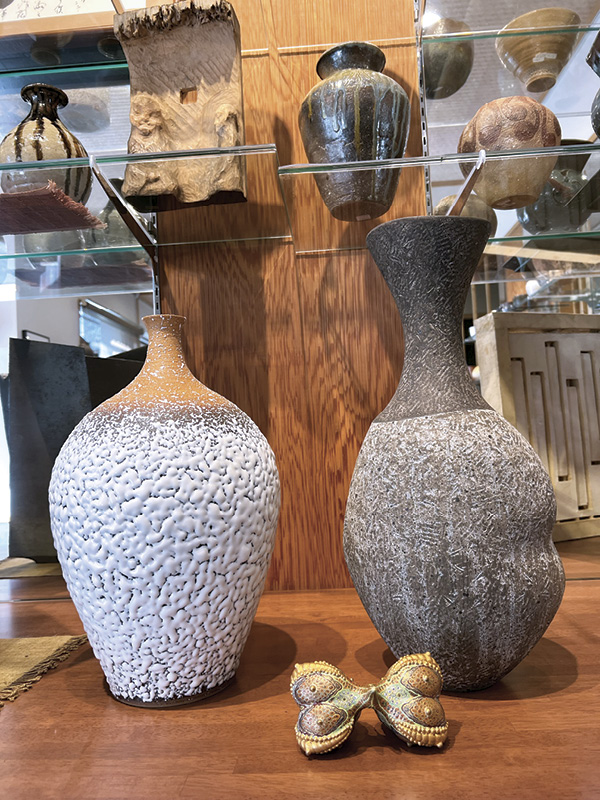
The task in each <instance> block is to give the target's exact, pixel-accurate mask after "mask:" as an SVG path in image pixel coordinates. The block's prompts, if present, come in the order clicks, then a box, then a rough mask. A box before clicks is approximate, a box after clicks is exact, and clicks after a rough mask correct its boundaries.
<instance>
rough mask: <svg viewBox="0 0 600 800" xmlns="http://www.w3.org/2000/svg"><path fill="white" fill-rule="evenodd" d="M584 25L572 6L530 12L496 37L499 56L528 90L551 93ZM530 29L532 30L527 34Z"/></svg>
mask: <svg viewBox="0 0 600 800" xmlns="http://www.w3.org/2000/svg"><path fill="white" fill-rule="evenodd" d="M580 24H581V19H580V18H579V15H578V14H576V13H575V12H574V11H570V10H569V9H568V8H538V9H536V10H535V11H529V12H528V13H527V14H522V15H521V16H520V17H517V18H516V19H513V20H512V21H511V22H509V23H508V25H506V26H505V27H504V28H503V29H502V30H501V31H500V35H499V36H498V38H497V39H496V52H497V53H498V58H499V59H500V61H502V63H503V64H504V66H505V67H506V68H507V69H508V70H510V72H512V73H513V74H514V75H515V76H516V77H517V78H518V79H519V80H520V81H521V83H523V84H525V87H526V89H527V91H528V92H547V91H548V90H549V89H551V88H552V87H553V86H554V84H555V83H556V79H557V78H558V76H559V74H560V72H561V70H562V68H563V67H564V66H565V64H566V63H567V61H568V60H569V57H570V55H571V53H572V51H573V48H574V47H575V42H576V41H577V35H578V31H577V26H578V25H580ZM569 28H574V30H573V31H570V30H569ZM526 30H531V33H528V34H523V31H526ZM538 30H539V31H540V32H539V33H537V31H538ZM517 31H521V33H516V32H517ZM511 33H516V35H512V36H511V35H510V34H511Z"/></svg>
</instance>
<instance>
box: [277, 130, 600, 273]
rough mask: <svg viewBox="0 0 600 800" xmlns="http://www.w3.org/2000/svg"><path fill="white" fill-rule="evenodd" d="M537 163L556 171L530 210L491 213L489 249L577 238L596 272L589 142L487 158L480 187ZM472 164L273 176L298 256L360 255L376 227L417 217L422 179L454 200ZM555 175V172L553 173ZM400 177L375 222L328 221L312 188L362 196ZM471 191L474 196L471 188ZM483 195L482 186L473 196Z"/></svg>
mask: <svg viewBox="0 0 600 800" xmlns="http://www.w3.org/2000/svg"><path fill="white" fill-rule="evenodd" d="M559 157H560V159H561V161H560V162H558V158H559ZM538 159H539V160H540V162H542V164H543V163H545V164H547V163H548V160H551V161H554V160H556V162H557V164H558V166H560V167H561V169H562V172H561V173H560V174H556V171H554V172H552V173H551V175H550V180H551V181H552V183H549V182H547V183H546V184H544V187H543V190H542V193H543V197H542V199H541V200H539V199H538V200H537V201H535V202H531V203H529V205H527V206H526V207H524V209H512V210H504V211H496V212H495V213H496V217H497V230H496V233H495V235H494V237H493V238H492V239H490V242H491V243H494V242H497V243H510V242H514V243H516V246H518V247H522V246H523V243H524V242H528V241H529V240H531V241H535V242H536V243H537V244H538V245H539V243H540V242H541V241H543V240H544V241H545V240H548V241H552V240H557V241H562V240H566V239H568V241H569V245H568V247H567V249H570V248H571V246H572V245H573V242H574V240H576V239H577V238H578V237H581V238H584V239H590V237H591V238H592V240H593V241H594V242H595V244H596V255H595V256H594V258H595V261H596V263H597V264H599V265H600V145H598V144H595V145H594V144H591V143H587V144H582V145H570V146H565V147H554V148H547V149H545V150H543V151H539V150H519V151H510V152H499V153H488V154H487V163H486V164H485V165H484V167H483V174H482V177H481V178H480V181H484V180H485V176H486V174H487V175H488V176H489V175H490V170H491V171H492V173H491V174H492V176H493V171H494V170H498V169H499V168H500V169H503V170H505V171H506V170H511V171H512V172H513V173H514V172H515V171H516V172H517V173H519V172H522V171H524V170H525V169H529V168H531V165H532V164H533V163H535V162H536V161H537V160H538ZM476 161H477V154H475V153H472V154H463V155H448V156H439V157H434V156H428V157H421V158H404V159H397V160H389V161H363V162H354V163H352V164H296V165H290V166H284V167H280V169H279V177H280V180H281V183H282V187H283V193H284V197H285V200H286V205H287V208H288V213H289V217H290V224H291V227H292V235H293V241H294V248H295V250H296V253H297V254H310V253H319V252H332V251H336V250H349V249H362V248H364V247H365V238H366V235H367V233H368V232H369V230H371V229H372V228H374V227H375V226H377V225H379V224H380V223H382V222H386V221H388V220H391V219H396V218H398V217H403V216H407V215H412V214H414V213H415V211H416V209H415V203H414V198H415V197H419V196H424V192H425V184H426V178H427V176H428V180H429V183H430V191H431V195H432V200H433V204H434V205H435V204H436V203H437V202H439V201H440V200H441V199H442V198H443V197H445V196H447V195H452V194H456V193H457V192H458V191H459V190H460V187H461V186H462V184H463V182H464V177H465V176H464V173H463V171H462V170H461V165H462V167H463V168H464V169H465V171H466V172H467V173H468V171H469V170H470V169H471V168H472V166H474V165H475V163H476ZM565 165H566V166H565ZM538 166H539V165H538ZM556 168H557V167H556V165H555V170H556ZM565 170H567V171H566V172H565ZM486 171H487V173H486ZM548 171H549V170H548ZM398 172H399V177H398V186H397V189H396V192H395V195H394V199H393V202H392V205H391V206H390V208H389V210H388V211H387V212H386V213H384V214H382V215H381V216H378V217H376V218H374V219H371V218H368V217H367V216H366V215H365V214H364V213H362V212H361V210H360V209H359V211H358V212H357V214H356V217H358V218H355V219H354V220H353V221H345V220H340V219H336V218H334V217H333V216H332V214H331V213H330V211H329V210H328V208H327V206H326V205H325V202H324V200H323V198H322V197H321V195H320V192H319V187H318V185H317V180H319V181H320V182H321V186H322V188H323V191H324V192H326V193H327V192H330V191H331V189H332V187H333V188H335V186H336V185H338V186H339V185H340V183H341V182H344V181H348V180H349V179H352V180H359V181H360V183H361V185H362V188H363V189H364V188H365V187H367V188H368V187H369V186H372V185H373V184H374V182H375V181H376V180H381V179H382V176H385V175H386V174H387V175H388V176H392V177H393V175H394V174H398ZM565 175H566V177H565ZM353 176H354V177H353ZM494 179H495V178H494ZM478 183H479V182H478ZM486 183H487V181H486ZM419 191H420V192H421V195H419ZM475 191H476V192H477V191H478V185H477V184H476V186H475ZM481 191H482V185H481V183H480V184H479V192H480V193H481ZM306 208H310V209H311V213H310V214H306V211H305V209H306ZM423 213H424V209H423ZM539 246H541V245H539ZM494 275H496V276H497V277H495V278H491V277H490V281H491V280H497V279H499V280H502V279H504V278H503V277H502V276H501V275H500V276H499V277H498V273H497V270H496V271H495V272H494Z"/></svg>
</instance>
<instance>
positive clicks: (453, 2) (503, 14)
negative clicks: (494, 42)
mask: <svg viewBox="0 0 600 800" xmlns="http://www.w3.org/2000/svg"><path fill="white" fill-rule="evenodd" d="M551 5H552V4H551V3H543V2H540V0H519V2H518V3H517V2H514V0H499V2H494V3H492V2H490V0H421V24H422V27H423V28H424V29H426V28H427V27H428V26H430V25H432V24H434V23H436V22H438V21H439V20H440V19H452V20H456V21H457V22H462V23H464V24H466V25H468V27H469V28H470V31H471V32H472V33H473V34H476V35H488V36H496V35H497V33H498V32H499V31H500V30H502V28H504V27H505V26H506V25H508V23H509V22H511V21H512V20H513V19H515V18H516V17H519V16H521V15H523V14H527V13H529V12H531V11H537V10H538V9H541V8H547V7H549V6H551ZM565 7H566V8H568V9H570V10H571V11H574V12H575V13H576V14H577V15H578V16H579V18H580V20H581V23H580V26H581V27H586V26H588V25H591V24H594V18H595V17H596V15H597V13H598V11H599V10H600V4H599V3H598V0H570V2H569V3H568V5H567V6H565ZM570 27H571V28H576V27H578V26H577V25H571V26H570ZM521 30H523V28H521ZM458 35H461V34H458ZM463 35H464V34H463Z"/></svg>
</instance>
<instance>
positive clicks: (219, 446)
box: [49, 315, 279, 707]
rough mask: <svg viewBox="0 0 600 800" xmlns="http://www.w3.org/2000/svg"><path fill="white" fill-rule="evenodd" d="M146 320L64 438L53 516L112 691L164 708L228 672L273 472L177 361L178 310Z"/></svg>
mask: <svg viewBox="0 0 600 800" xmlns="http://www.w3.org/2000/svg"><path fill="white" fill-rule="evenodd" d="M144 321H145V323H146V326H147V328H148V333H149V337H150V344H149V348H148V357H147V359H146V363H145V365H144V368H143V370H142V371H141V372H140V374H139V375H138V377H137V378H136V379H135V380H134V381H133V382H132V383H131V384H130V385H129V386H127V387H126V388H125V389H123V391H121V392H119V394H117V395H115V397H113V398H111V399H110V400H107V401H106V402H105V403H103V404H102V405H100V406H98V408H96V409H94V410H93V411H92V412H91V413H90V414H88V415H87V416H86V417H85V418H84V419H83V420H82V421H81V423H80V424H79V425H78V426H77V428H75V430H74V431H73V433H72V434H71V435H70V436H69V438H68V439H67V441H66V442H65V444H64V446H63V448H62V450H61V451H60V453H59V455H58V458H57V459H56V463H55V465H54V469H53V471H52V478H51V481H50V493H49V498H50V517H51V524H52V533H53V536H54V542H55V545H56V549H57V552H58V557H59V560H60V563H61V566H62V570H63V574H64V576H65V580H66V582H67V586H68V588H69V592H70V594H71V597H72V598H73V602H74V603H75V606H76V608H77V611H78V613H79V616H80V617H81V620H82V622H83V626H84V628H85V631H86V633H87V635H88V637H89V640H90V644H91V645H92V648H93V649H94V653H95V654H96V656H97V658H98V659H99V661H100V664H101V666H102V669H103V671H104V674H105V676H106V680H107V683H108V686H109V689H110V691H111V693H112V694H113V696H114V697H115V698H116V699H118V700H120V701H122V702H124V703H128V704H131V705H137V706H155V707H165V706H171V705H179V704H185V703H189V702H192V701H193V700H195V699H201V698H202V697H208V696H210V695H212V694H214V693H215V692H217V691H219V690H220V689H222V688H225V686H226V685H227V684H228V683H229V682H230V681H231V680H232V678H233V676H234V674H235V671H236V669H237V666H238V664H239V660H240V657H241V654H242V650H243V647H244V644H245V642H246V639H247V637H248V634H249V632H250V626H251V624H252V620H253V618H254V614H255V612H256V607H257V605H258V601H259V599H260V595H261V593H262V590H263V586H264V582H265V577H266V573H267V568H268V565H269V561H270V558H271V554H272V551H273V545H274V538H275V530H276V527H277V517H278V513H279V478H278V474H277V467H276V465H275V457H274V455H273V452H272V450H271V448H270V447H269V444H268V442H267V440H266V439H265V437H264V436H263V435H262V433H261V432H260V431H259V429H258V428H257V427H256V425H255V424H254V423H253V422H252V420H251V419H250V418H249V417H248V416H247V415H246V414H244V412H243V411H241V410H240V409H239V408H237V406H235V405H234V404H233V403H230V402H229V401H228V400H226V399H225V398H223V397H221V396H219V395H218V394H216V393H215V392H212V391H210V389H207V388H206V387H205V386H203V385H202V384H201V383H200V382H199V381H197V380H196V379H195V378H194V376H193V375H192V373H191V372H190V371H189V370H188V368H187V366H186V364H185V361H184V357H183V352H182V348H181V332H182V326H183V322H184V318H183V317H177V316H170V315H164V316H153V317H146V318H145V320H144Z"/></svg>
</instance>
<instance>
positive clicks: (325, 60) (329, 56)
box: [316, 41, 386, 79]
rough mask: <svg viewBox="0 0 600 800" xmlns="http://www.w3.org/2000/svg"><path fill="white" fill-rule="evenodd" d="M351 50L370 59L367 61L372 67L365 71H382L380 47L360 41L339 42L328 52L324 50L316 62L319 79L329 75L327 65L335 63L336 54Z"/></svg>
mask: <svg viewBox="0 0 600 800" xmlns="http://www.w3.org/2000/svg"><path fill="white" fill-rule="evenodd" d="M353 49H354V50H357V51H358V50H360V51H362V52H363V53H366V54H367V55H368V56H369V57H370V59H369V60H370V61H371V62H372V64H373V66H369V67H365V69H372V70H374V71H375V72H382V71H383V69H384V67H385V64H386V57H385V53H384V52H383V50H382V49H381V48H380V47H377V45H376V44H371V42H360V41H352V42H340V43H339V44H335V45H334V46H333V47H330V48H329V49H328V50H326V51H325V52H324V53H323V55H322V56H321V57H320V58H319V60H318V61H317V66H316V70H317V75H318V76H319V78H321V79H324V78H326V77H327V75H328V74H330V71H329V70H327V65H328V64H329V63H330V62H334V61H335V56H336V54H337V53H343V52H348V51H351V50H353Z"/></svg>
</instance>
